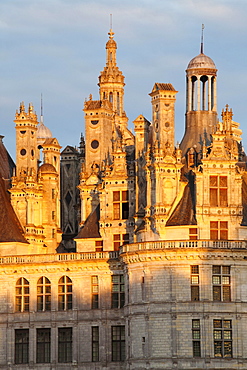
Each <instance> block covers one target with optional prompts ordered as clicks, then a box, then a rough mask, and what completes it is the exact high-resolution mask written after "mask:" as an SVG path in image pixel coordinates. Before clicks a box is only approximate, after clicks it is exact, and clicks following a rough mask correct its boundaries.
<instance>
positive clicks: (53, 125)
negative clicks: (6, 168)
mask: <svg viewBox="0 0 247 370" xmlns="http://www.w3.org/2000/svg"><path fill="white" fill-rule="evenodd" d="M110 14H113V30H114V32H115V40H116V41H117V44H118V50H117V63H118V66H119V68H120V69H121V70H122V71H123V74H124V75H125V82H126V87H125V110H126V113H127V116H128V117H129V126H130V127H132V121H133V120H134V119H135V118H136V117H137V116H138V115H139V114H143V115H144V116H145V117H146V118H147V119H149V120H150V119H151V104H150V97H149V95H148V94H149V93H150V92H151V89H152V87H153V84H154V83H155V82H170V83H172V84H173V86H174V87H175V89H176V90H178V91H179V93H178V94H177V103H176V140H177V141H180V140H181V138H182V136H183V132H184V113H185V69H186V67H187V65H188V63H189V61H190V60H191V59H192V58H193V57H194V56H196V55H197V54H199V48H200V36H201V25H202V23H204V24H205V30H204V52H205V54H206V55H208V56H210V57H211V58H212V59H213V60H214V62H215V64H216V67H217V68H218V113H219V117H220V113H221V110H222V108H223V107H224V106H225V104H229V105H230V107H231V108H232V109H233V112H234V117H233V118H234V120H235V121H237V122H240V124H241V126H240V127H241V129H242V130H243V144H244V146H245V147H246V149H247V127H246V126H247V125H246V121H247V119H246V113H245V104H246V101H247V90H246V89H247V37H246V36H247V21H246V20H247V1H246V0H235V1H232V0H231V1H229V0H207V1H205V0H156V1H153V0H132V1H130V0H122V1H118V0H87V1H85V0H73V1H71V0H11V1H9V0H1V1H0V135H4V136H5V138H4V144H5V146H6V147H7V148H8V150H9V151H10V153H11V155H12V156H13V158H15V129H14V123H13V119H14V116H15V111H16V109H17V108H18V107H19V104H20V102H21V101H24V102H25V105H26V106H28V103H29V102H32V103H33V104H34V107H35V110H36V112H37V114H38V115H39V114H40V96H41V93H42V94H43V104H44V123H45V124H46V125H47V126H48V127H49V128H50V129H51V131H52V133H53V136H54V137H57V139H58V140H59V142H60V144H61V145H62V146H63V147H64V146H66V145H67V144H69V145H72V146H75V145H78V144H79V137H80V133H81V132H83V131H84V119H83V112H82V109H83V104H84V100H85V98H87V97H88V96H89V94H93V98H94V99H97V98H98V86H97V83H98V76H99V73H100V71H101V70H102V69H103V67H104V65H105V43H106V41H107V39H108V31H109V28H110Z"/></svg>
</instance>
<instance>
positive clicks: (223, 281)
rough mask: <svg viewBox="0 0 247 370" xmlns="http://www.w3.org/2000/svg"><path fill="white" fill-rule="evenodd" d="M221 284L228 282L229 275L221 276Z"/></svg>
mask: <svg viewBox="0 0 247 370" xmlns="http://www.w3.org/2000/svg"><path fill="white" fill-rule="evenodd" d="M222 284H230V276H222Z"/></svg>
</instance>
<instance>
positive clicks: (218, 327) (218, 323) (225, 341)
mask: <svg viewBox="0 0 247 370" xmlns="http://www.w3.org/2000/svg"><path fill="white" fill-rule="evenodd" d="M227 323H228V324H227ZM227 333H228V334H227ZM226 334H227V335H226ZM227 336H228V338H227ZM213 339H214V357H215V358H232V355H233V346H232V320H222V319H215V320H213Z"/></svg>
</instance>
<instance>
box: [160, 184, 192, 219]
mask: <svg viewBox="0 0 247 370" xmlns="http://www.w3.org/2000/svg"><path fill="white" fill-rule="evenodd" d="M194 198H195V196H194V191H193V188H192V186H191V184H190V183H188V184H187V185H186V186H185V188H184V193H183V196H182V198H181V200H180V201H179V203H178V205H177V206H176V208H175V209H174V211H173V213H172V214H171V216H170V218H169V219H168V221H167V223H166V226H182V225H197V222H196V218H195V204H194V203H195V199H194Z"/></svg>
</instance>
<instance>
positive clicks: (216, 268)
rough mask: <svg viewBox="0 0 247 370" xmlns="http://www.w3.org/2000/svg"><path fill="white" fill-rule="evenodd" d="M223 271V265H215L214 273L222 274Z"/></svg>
mask: <svg viewBox="0 0 247 370" xmlns="http://www.w3.org/2000/svg"><path fill="white" fill-rule="evenodd" d="M220 273H221V266H216V265H214V266H213V274H220Z"/></svg>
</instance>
